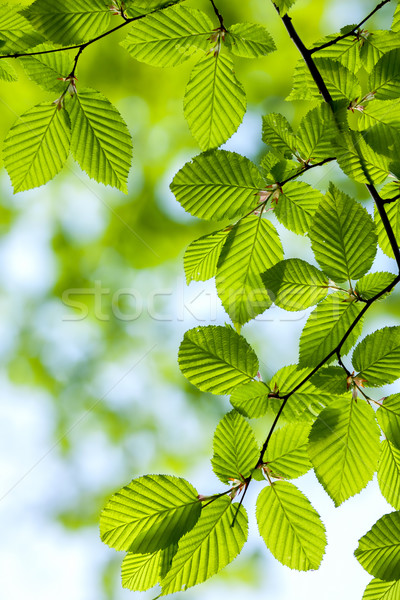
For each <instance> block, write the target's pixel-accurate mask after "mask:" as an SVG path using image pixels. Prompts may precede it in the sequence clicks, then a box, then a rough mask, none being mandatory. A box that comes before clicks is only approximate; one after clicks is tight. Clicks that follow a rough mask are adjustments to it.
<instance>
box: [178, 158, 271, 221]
mask: <svg viewBox="0 0 400 600" xmlns="http://www.w3.org/2000/svg"><path fill="white" fill-rule="evenodd" d="M263 183H264V182H263V179H262V177H261V175H260V172H259V170H258V169H257V167H256V166H255V164H254V163H252V162H251V161H250V160H249V159H248V158H245V157H244V156H240V154H236V153H234V152H226V151H225V150H216V151H214V152H206V153H204V154H200V155H199V156H195V158H194V159H193V160H192V162H188V163H186V165H185V166H184V167H183V168H182V169H181V170H180V171H178V173H177V174H176V175H175V177H174V179H173V181H172V183H171V190H172V191H173V193H174V194H175V196H176V199H177V200H178V202H180V203H181V205H182V206H183V208H184V209H185V210H186V211H187V212H189V213H190V214H191V215H193V216H195V217H201V218H203V219H210V220H214V221H222V220H224V219H233V218H237V217H240V216H243V215H245V214H246V213H247V212H249V211H250V210H251V209H252V208H253V209H255V208H256V207H257V205H258V204H259V196H258V193H259V191H260V190H261V189H262V188H263Z"/></svg>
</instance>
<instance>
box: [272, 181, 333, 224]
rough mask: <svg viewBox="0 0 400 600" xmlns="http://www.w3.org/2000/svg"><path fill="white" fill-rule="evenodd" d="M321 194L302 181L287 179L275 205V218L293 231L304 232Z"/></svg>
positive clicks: (310, 221) (321, 196)
mask: <svg viewBox="0 0 400 600" xmlns="http://www.w3.org/2000/svg"><path fill="white" fill-rule="evenodd" d="M322 199H323V195H322V194H321V192H320V191H318V190H315V189H313V188H312V187H311V186H310V185H308V183H304V182H303V181H289V182H288V183H286V184H285V185H284V186H283V191H282V194H281V195H280V196H279V198H278V201H277V204H276V206H275V210H274V212H275V215H276V217H277V219H278V220H279V221H280V222H281V223H282V225H284V226H285V227H286V228H287V229H290V231H293V232H294V233H298V234H303V233H306V232H307V231H308V230H309V229H310V226H311V223H312V219H313V216H314V213H315V211H316V210H317V207H318V205H319V203H320V202H321V200H322Z"/></svg>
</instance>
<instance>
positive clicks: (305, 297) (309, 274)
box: [262, 258, 328, 311]
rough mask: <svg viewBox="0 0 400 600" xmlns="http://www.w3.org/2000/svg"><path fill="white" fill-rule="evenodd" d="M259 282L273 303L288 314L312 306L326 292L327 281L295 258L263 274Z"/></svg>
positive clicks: (316, 271)
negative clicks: (287, 311) (261, 280)
mask: <svg viewBox="0 0 400 600" xmlns="http://www.w3.org/2000/svg"><path fill="white" fill-rule="evenodd" d="M262 279H263V282H264V284H265V287H266V289H267V290H268V293H269V295H270V297H271V299H272V300H273V302H274V303H275V304H276V305H277V306H280V307H281V308H284V309H285V310H290V311H296V310H304V309H305V308H308V307H310V306H313V305H314V304H317V303H318V302H319V301H320V300H322V299H323V298H325V296H326V294H327V292H328V278H327V277H326V276H325V275H324V274H323V273H322V272H321V271H319V270H318V269H317V268H316V267H314V266H313V265H310V264H309V263H307V262H306V261H304V260H301V259H299V258H290V259H289V260H283V261H281V262H279V263H277V264H276V265H274V266H273V267H272V268H271V269H268V271H266V272H265V273H264V274H263V276H262Z"/></svg>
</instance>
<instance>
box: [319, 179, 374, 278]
mask: <svg viewBox="0 0 400 600" xmlns="http://www.w3.org/2000/svg"><path fill="white" fill-rule="evenodd" d="M310 239H311V245H312V249H313V252H314V254H315V258H316V259H317V261H318V263H319V265H320V267H321V268H322V270H323V271H324V272H325V273H326V274H327V275H329V277H330V278H331V279H333V280H334V281H335V282H338V283H339V282H342V281H346V280H347V281H350V280H351V279H359V278H360V277H362V276H363V275H364V274H365V273H366V272H367V271H368V270H369V269H370V268H371V266H372V263H373V261H374V258H375V254H376V249H377V236H376V233H375V225H374V222H373V220H372V218H371V217H370V216H369V214H368V213H367V211H366V210H365V208H363V207H362V206H361V204H360V203H359V202H356V200H353V198H350V196H347V194H344V193H343V192H341V191H340V190H339V189H338V188H336V187H335V186H333V185H332V184H331V186H330V188H329V192H328V194H327V195H326V196H325V199H324V200H323V201H322V202H320V204H319V205H318V209H317V211H316V213H315V215H314V219H313V224H312V226H311V229H310Z"/></svg>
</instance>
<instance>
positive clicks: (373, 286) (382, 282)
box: [355, 272, 396, 300]
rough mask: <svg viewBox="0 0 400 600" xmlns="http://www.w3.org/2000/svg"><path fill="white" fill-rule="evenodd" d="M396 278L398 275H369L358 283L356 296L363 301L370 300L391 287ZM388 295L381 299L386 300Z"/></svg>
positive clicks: (384, 273)
mask: <svg viewBox="0 0 400 600" xmlns="http://www.w3.org/2000/svg"><path fill="white" fill-rule="evenodd" d="M395 278H396V275H393V273H387V272H381V273H368V275H364V277H361V279H359V280H358V281H357V284H356V289H355V291H356V294H357V295H358V296H360V298H362V299H363V300H370V299H371V298H374V297H375V296H376V295H377V294H379V293H380V292H383V290H385V289H386V288H387V287H388V286H389V285H391V284H392V283H393V281H394V280H395ZM386 295H387V294H385V295H384V296H381V298H385V297H386Z"/></svg>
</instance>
